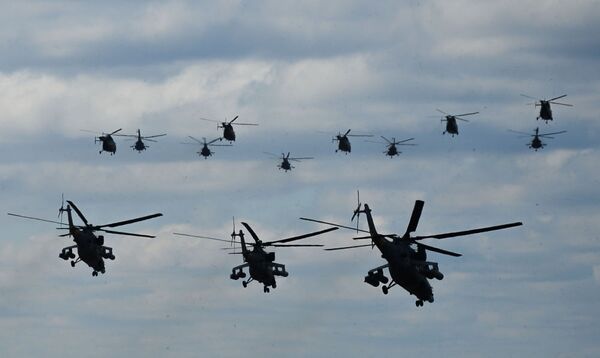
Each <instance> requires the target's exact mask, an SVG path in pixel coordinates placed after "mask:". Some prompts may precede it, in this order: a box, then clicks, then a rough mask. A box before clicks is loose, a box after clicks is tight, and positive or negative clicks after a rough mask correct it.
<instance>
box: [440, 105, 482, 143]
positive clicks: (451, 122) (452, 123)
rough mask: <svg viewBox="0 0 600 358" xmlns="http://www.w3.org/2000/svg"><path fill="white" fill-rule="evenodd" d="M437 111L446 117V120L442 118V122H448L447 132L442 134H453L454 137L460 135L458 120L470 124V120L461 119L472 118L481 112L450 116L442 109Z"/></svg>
mask: <svg viewBox="0 0 600 358" xmlns="http://www.w3.org/2000/svg"><path fill="white" fill-rule="evenodd" d="M436 111H438V112H440V113H442V114H444V115H445V119H444V118H442V119H441V121H442V122H446V130H445V131H443V132H442V134H446V133H450V134H452V136H453V137H454V135H455V134H456V135H458V123H457V122H456V120H457V119H460V120H461V121H464V122H468V120H466V119H464V118H461V117H464V116H471V115H474V114H478V113H479V112H471V113H463V114H448V113H446V112H444V111H442V110H441V109H436Z"/></svg>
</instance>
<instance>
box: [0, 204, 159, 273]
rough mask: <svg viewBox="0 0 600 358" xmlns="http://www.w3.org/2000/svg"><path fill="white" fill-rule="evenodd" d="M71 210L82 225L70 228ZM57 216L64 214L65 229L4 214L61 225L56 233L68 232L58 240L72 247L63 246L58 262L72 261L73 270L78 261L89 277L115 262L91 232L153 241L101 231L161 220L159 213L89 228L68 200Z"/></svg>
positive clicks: (113, 257) (127, 233)
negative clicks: (67, 239)
mask: <svg viewBox="0 0 600 358" xmlns="http://www.w3.org/2000/svg"><path fill="white" fill-rule="evenodd" d="M71 210H74V211H75V213H76V214H77V216H79V218H80V219H81V221H83V223H84V225H75V224H73V217H72V215H71ZM58 212H59V217H61V218H62V214H63V213H64V212H66V213H67V218H68V227H64V226H63V225H64V224H63V223H62V222H58V221H53V220H46V219H40V218H36V217H31V216H24V215H19V214H13V213H8V215H10V216H16V217H19V218H24V219H30V220H37V221H44V222H49V223H53V224H58V225H61V227H59V228H58V229H62V230H69V231H68V233H66V234H62V235H59V236H60V237H65V236H72V237H73V241H74V242H75V245H72V246H67V247H65V248H63V249H62V251H61V253H60V254H58V257H60V258H61V259H63V260H65V261H66V260H69V259H72V260H71V267H75V265H76V264H77V263H78V262H80V261H83V262H85V263H86V264H87V265H88V266H89V267H91V268H92V270H93V271H92V276H98V272H100V273H102V274H104V273H105V272H106V268H105V265H104V260H105V259H109V260H114V259H115V255H114V254H113V249H112V248H111V247H108V246H104V236H103V235H98V236H96V235H95V234H94V232H96V231H102V232H105V233H108V234H117V235H126V236H137V237H146V238H154V237H155V236H152V235H144V234H134V233H129V232H123V231H115V230H109V229H105V228H113V227H118V226H123V225H129V224H133V223H136V222H138V221H144V220H149V219H153V218H156V217H159V216H162V214H161V213H157V214H152V215H147V216H142V217H139V218H135V219H130V220H125V221H118V222H114V223H111V224H105V225H92V224H90V223H89V222H88V221H87V219H86V218H85V216H83V213H82V212H81V211H80V210H79V208H78V207H77V206H76V205H75V204H74V203H73V202H72V201H70V200H67V207H66V208H64V204H63V205H61V207H60V209H58ZM74 249H77V256H78V257H77V256H76V255H75V253H74V252H73V250H74ZM76 257H77V258H76Z"/></svg>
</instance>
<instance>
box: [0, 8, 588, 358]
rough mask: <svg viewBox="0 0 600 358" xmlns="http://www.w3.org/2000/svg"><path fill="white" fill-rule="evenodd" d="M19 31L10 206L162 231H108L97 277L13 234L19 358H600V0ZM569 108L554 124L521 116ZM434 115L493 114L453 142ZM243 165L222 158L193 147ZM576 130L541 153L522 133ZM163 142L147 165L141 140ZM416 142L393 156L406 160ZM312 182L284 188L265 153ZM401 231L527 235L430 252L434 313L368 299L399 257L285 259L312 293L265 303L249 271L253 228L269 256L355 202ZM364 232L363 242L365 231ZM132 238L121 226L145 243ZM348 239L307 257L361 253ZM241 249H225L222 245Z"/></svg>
mask: <svg viewBox="0 0 600 358" xmlns="http://www.w3.org/2000/svg"><path fill="white" fill-rule="evenodd" d="M2 8H3V11H2V12H0V53H1V56H0V93H1V95H0V195H1V197H2V210H3V211H4V212H12V213H18V214H24V215H30V216H36V217H41V218H46V219H50V220H57V216H56V215H57V213H58V208H59V207H60V205H61V194H63V193H64V196H65V198H66V199H69V200H72V201H74V202H75V203H76V204H77V205H78V206H79V207H80V208H81V210H82V211H83V212H84V214H85V215H86V216H87V218H88V219H89V220H90V221H91V222H92V223H94V224H103V223H108V222H114V221H120V220H123V219H128V218H132V217H137V216H143V215H147V214H151V213H155V212H161V213H163V214H164V216H163V217H160V218H158V219H154V220H150V221H145V222H141V223H136V224H132V225H131V226H128V227H127V228H126V230H128V231H134V232H141V233H148V234H154V235H156V236H157V238H155V239H142V238H132V237H119V236H115V235H107V237H106V242H105V243H106V245H108V246H110V247H112V248H113V249H114V254H115V256H116V260H115V261H109V262H108V263H107V271H106V273H105V274H104V275H100V276H98V277H92V275H91V269H90V268H89V267H85V266H84V265H78V266H77V267H75V268H71V267H70V265H69V264H68V263H67V262H65V261H63V260H61V259H59V258H58V254H59V253H60V250H61V249H62V248H63V247H66V246H69V245H71V244H72V242H71V241H70V240H69V239H68V238H60V237H58V233H57V230H56V229H55V227H56V226H55V225H52V224H49V223H43V222H35V221H26V220H22V219H18V218H14V217H10V216H7V215H3V216H1V215H0V225H1V226H2V228H3V235H2V239H1V240H0V332H2V334H0V355H2V356H3V357H21V356H47V357H75V356H79V355H80V354H81V352H86V355H87V356H90V357H106V356H118V357H131V356H144V357H197V356H200V355H202V356H216V357H236V356H240V355H243V354H244V355H250V356H259V355H279V356H282V355H283V356H290V357H306V356H314V357H329V356H334V355H335V356H349V357H365V356H383V355H390V354H396V355H397V354H401V355H411V356H414V355H423V356H440V355H444V356H460V357H480V356H489V357H506V356H531V357H565V356H568V357H572V356H579V357H597V356H599V355H600V343H598V334H599V333H600V323H599V322H600V319H599V318H600V309H599V308H598V305H597V303H598V302H599V300H600V234H599V232H600V220H599V218H600V206H599V202H600V189H599V188H600V185H599V184H600V168H599V167H598V163H599V162H600V145H599V141H598V140H597V138H598V136H600V121H599V118H598V113H600V108H598V103H599V101H598V100H599V94H600V67H599V66H598V63H600V62H599V60H600V38H599V37H598V36H596V35H595V34H597V33H600V23H599V22H598V20H597V19H598V17H599V16H600V3H599V2H597V1H573V2H569V3H566V2H558V1H550V0H548V1H539V0H536V1H528V0H522V1H518V2H517V1H466V0H465V1H452V2H448V1H405V2H398V1H378V2H375V3H374V2H366V1H336V0H333V1H328V2H322V1H302V2H297V1H262V2H250V1H218V2H192V1H160V2H158V1H157V2H146V1H130V2H121V1H103V2H71V1H53V2H37V1H20V2H8V1H7V2H3V4H2ZM520 94H527V95H529V96H533V97H535V98H552V97H556V96H559V95H562V94H568V96H567V97H566V98H564V99H563V100H562V101H563V102H566V103H570V104H573V105H574V106H573V107H561V106H554V107H553V112H554V121H552V122H549V123H544V122H542V121H536V119H535V118H536V116H537V112H536V108H535V107H534V106H533V105H531V101H530V100H529V99H527V98H524V97H522V96H520ZM436 109H442V110H444V111H446V112H449V113H465V112H474V111H478V112H480V113H479V114H478V115H475V116H471V117H469V119H470V122H468V123H466V122H459V132H460V134H459V135H458V136H455V137H451V136H449V135H442V131H443V130H444V128H443V123H441V122H440V114H439V113H438V112H436ZM236 115H239V121H241V122H250V123H257V124H258V126H256V127H241V126H238V127H236V134H237V140H236V142H235V143H234V145H233V146H232V147H215V148H213V149H214V151H215V154H214V156H212V157H211V158H209V159H207V160H205V159H203V158H201V157H199V156H198V154H197V153H196V152H197V151H198V150H199V149H200V148H199V147H194V146H190V145H182V144H180V143H181V142H189V141H190V140H189V138H187V136H190V135H191V136H194V137H197V138H202V137H206V138H208V139H214V138H217V137H218V136H219V135H220V132H219V131H218V130H217V128H216V125H215V123H211V122H207V121H202V120H200V118H211V119H215V120H225V119H226V118H227V119H231V118H233V117H234V116H236ZM536 127H539V128H540V132H542V133H547V132H556V131H563V130H566V131H567V133H565V134H561V135H557V136H555V138H554V139H548V140H546V141H545V142H546V144H547V147H545V148H544V149H542V150H540V151H537V152H535V151H533V150H531V149H529V148H528V147H527V141H528V138H522V137H519V136H518V135H516V134H514V133H511V132H509V131H508V130H509V129H510V130H517V131H523V132H528V133H529V132H531V133H533V131H534V129H535V128H536ZM119 128H122V132H123V133H134V132H135V131H136V130H137V129H140V130H141V131H142V134H143V135H155V134H161V133H167V136H165V137H161V138H158V142H157V143H150V148H149V149H148V150H147V151H145V152H143V153H137V152H135V151H133V150H131V148H129V146H130V145H131V144H132V142H127V141H125V140H124V139H123V138H119V139H117V153H116V155H115V156H109V155H107V154H106V153H102V154H98V151H99V145H98V144H96V143H94V134H91V133H89V132H83V131H81V130H82V129H83V130H90V131H95V132H99V133H101V132H112V131H114V130H116V129H119ZM348 129H352V133H357V134H372V135H374V137H373V138H371V139H372V140H375V141H376V140H378V139H379V136H381V135H383V136H386V137H395V138H397V139H406V138H415V140H414V142H415V143H416V144H417V145H416V146H411V147H403V148H401V150H402V154H400V156H398V157H395V158H392V159H390V158H387V157H385V155H384V154H383V151H384V150H385V145H384V144H382V143H369V142H366V141H365V138H360V137H355V138H352V139H351V140H352V153H351V154H349V155H345V154H342V153H336V152H335V143H332V141H331V137H332V136H334V135H335V134H337V133H338V132H345V131H346V130H348ZM264 152H270V153H276V154H278V153H287V152H291V154H292V156H300V157H305V156H310V157H314V158H315V159H313V160H305V161H302V162H299V163H296V164H295V166H296V168H295V169H294V170H292V171H291V172H287V173H284V172H283V171H280V170H278V169H277V165H278V161H277V160H276V159H273V158H271V157H270V156H268V155H266V154H265V153H264ZM357 190H359V191H360V198H361V201H362V202H363V203H368V204H369V206H370V207H371V209H372V210H373V214H374V219H375V223H376V224H377V227H378V229H379V230H380V232H388V233H400V234H401V233H403V232H404V230H405V229H406V225H407V223H408V220H409V217H410V213H411V211H412V207H413V205H414V201H415V200H424V201H425V207H424V210H423V215H422V217H421V220H420V223H419V227H418V229H417V232H416V233H417V234H418V235H427V234H433V233H440V232H448V231H458V230H465V229H470V228H475V227H481V226H490V225H497V224H502V223H508V222H513V221H522V222H523V224H524V225H523V226H522V227H517V228H513V229H508V230H503V231H496V232H490V233H485V234H481V235H475V236H468V237H460V238H453V239H448V240H443V241H437V242H434V241H435V240H428V241H427V242H426V243H427V244H430V245H435V246H438V247H440V248H444V249H447V250H451V251H457V252H460V253H462V254H463V256H462V257H460V258H453V257H448V256H443V255H439V254H436V253H431V254H430V255H429V256H428V259H429V260H432V261H436V262H439V265H440V270H441V271H442V272H443V273H444V275H445V278H444V279H443V280H442V281H433V282H432V286H433V290H434V295H435V302H434V303H432V304H429V303H426V304H425V305H424V307H420V308H417V307H415V304H414V300H415V299H414V297H413V296H410V295H409V294H408V293H407V292H406V291H404V290H403V289H401V288H400V287H395V288H393V289H391V290H390V293H389V294H388V295H383V294H382V292H381V290H380V289H379V288H373V287H371V286H369V285H367V284H365V283H364V282H363V278H364V276H365V275H366V273H367V272H368V271H369V270H370V269H372V268H375V267H377V266H380V265H382V264H384V261H383V259H381V258H380V254H379V253H378V252H377V250H371V249H370V248H359V249H355V250H346V251H339V252H326V251H323V250H321V249H320V248H287V249H285V248H279V249H277V250H276V251H275V252H276V257H277V262H280V263H283V264H285V265H286V267H287V270H288V271H289V272H290V276H289V277H287V278H280V279H279V280H278V285H277V288H276V289H274V290H272V291H271V293H269V294H264V293H263V290H262V287H260V285H258V284H256V283H251V284H250V285H249V286H248V287H247V288H245V289H244V288H243V287H242V285H241V282H240V281H232V280H231V279H229V274H230V272H231V269H232V268H233V267H234V266H237V265H239V264H241V260H240V257H239V256H234V255H227V254H226V252H225V251H223V250H221V248H222V247H223V245H221V244H219V243H217V242H211V241H203V240H199V239H190V238H182V237H177V236H174V235H173V234H172V233H173V232H185V233H190V234H197V235H207V236H213V237H221V238H228V235H229V233H230V232H231V229H232V227H231V226H232V224H231V222H232V217H235V220H236V222H237V225H238V226H239V225H240V224H239V223H240V221H245V222H248V223H249V224H250V225H252V227H253V228H254V230H255V231H256V232H257V233H258V235H259V236H260V237H261V238H262V239H263V240H266V241H268V240H276V239H279V238H284V237H288V236H293V235H298V234H301V233H306V232H310V231H314V230H320V229H323V228H324V227H323V226H319V225H317V224H313V223H309V222H304V221H300V220H298V218H299V217H312V218H320V219H326V220H331V221H335V222H339V223H341V224H345V225H353V223H351V222H350V217H351V216H352V211H353V210H354V208H355V206H356V200H357V198H356V191H357ZM361 222H362V220H361ZM124 229H125V228H124ZM352 237H353V233H352V232H350V231H345V230H338V231H336V232H333V233H328V234H326V235H323V236H320V237H315V238H312V239H309V240H307V241H306V243H321V244H324V245H326V246H341V245H348V244H350V243H351V240H350V239H351V238H352ZM225 246H226V245H225Z"/></svg>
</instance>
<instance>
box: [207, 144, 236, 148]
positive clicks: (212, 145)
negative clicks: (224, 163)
mask: <svg viewBox="0 0 600 358" xmlns="http://www.w3.org/2000/svg"><path fill="white" fill-rule="evenodd" d="M207 145H208V146H211V147H233V145H232V144H207Z"/></svg>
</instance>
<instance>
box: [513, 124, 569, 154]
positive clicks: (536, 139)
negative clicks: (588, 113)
mask: <svg viewBox="0 0 600 358" xmlns="http://www.w3.org/2000/svg"><path fill="white" fill-rule="evenodd" d="M539 130H540V128H539V127H537V128H536V129H535V133H534V134H529V133H525V132H519V131H513V130H512V129H509V131H510V132H513V133H517V134H521V135H522V136H524V137H533V138H532V139H531V142H530V143H527V146H529V148H531V149H534V150H535V151H536V152H537V151H538V149H543V148H544V147H545V146H546V143H544V142H542V139H541V138H548V139H554V137H550V136H551V135H556V134H562V133H567V131H560V132H552V133H543V134H540V133H539Z"/></svg>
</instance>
